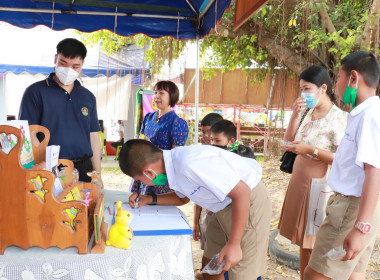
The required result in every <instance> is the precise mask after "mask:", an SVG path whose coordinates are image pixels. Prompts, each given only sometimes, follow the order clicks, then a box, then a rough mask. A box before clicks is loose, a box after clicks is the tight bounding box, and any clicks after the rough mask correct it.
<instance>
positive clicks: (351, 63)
mask: <svg viewBox="0 0 380 280" xmlns="http://www.w3.org/2000/svg"><path fill="white" fill-rule="evenodd" d="M340 63H341V64H342V69H343V71H344V72H346V74H347V76H348V75H350V74H351V71H352V70H355V71H358V72H359V73H360V74H361V75H362V76H363V78H364V81H365V83H366V84H367V86H369V87H371V88H377V86H378V84H379V79H380V66H379V61H378V60H377V59H376V57H375V56H374V55H373V54H372V53H370V52H366V51H357V52H353V53H351V54H349V55H347V56H345V57H344V58H343V59H342V60H341V62H340Z"/></svg>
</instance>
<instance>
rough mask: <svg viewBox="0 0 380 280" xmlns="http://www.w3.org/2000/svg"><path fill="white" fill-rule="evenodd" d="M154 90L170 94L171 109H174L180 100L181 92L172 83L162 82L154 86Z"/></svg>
mask: <svg viewBox="0 0 380 280" xmlns="http://www.w3.org/2000/svg"><path fill="white" fill-rule="evenodd" d="M154 90H164V91H166V92H168V93H169V99H170V107H172V108H173V107H174V106H175V104H177V102H178V100H179V90H178V87H177V85H176V84H175V83H173V82H172V81H160V82H158V83H156V84H155V85H154Z"/></svg>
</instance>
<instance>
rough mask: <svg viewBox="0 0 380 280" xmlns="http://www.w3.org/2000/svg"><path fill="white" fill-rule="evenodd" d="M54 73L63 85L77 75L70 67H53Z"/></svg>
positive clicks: (68, 83) (70, 81)
mask: <svg viewBox="0 0 380 280" xmlns="http://www.w3.org/2000/svg"><path fill="white" fill-rule="evenodd" d="M55 74H56V75H57V77H58V80H59V81H60V82H61V83H62V84H64V85H65V86H68V85H71V84H72V83H73V82H74V81H75V80H76V79H77V78H78V76H79V73H78V72H77V71H75V70H74V69H73V68H71V67H61V66H56V67H55Z"/></svg>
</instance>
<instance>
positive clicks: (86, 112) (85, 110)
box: [81, 107, 88, 117]
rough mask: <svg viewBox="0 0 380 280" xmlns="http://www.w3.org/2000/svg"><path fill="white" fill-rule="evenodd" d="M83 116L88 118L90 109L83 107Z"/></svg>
mask: <svg viewBox="0 0 380 280" xmlns="http://www.w3.org/2000/svg"><path fill="white" fill-rule="evenodd" d="M81 112H82V115H83V116H85V117H87V116H88V109H87V108H86V107H82V109H81Z"/></svg>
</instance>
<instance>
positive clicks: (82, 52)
mask: <svg viewBox="0 0 380 280" xmlns="http://www.w3.org/2000/svg"><path fill="white" fill-rule="evenodd" d="M57 54H63V56H65V57H68V58H76V57H78V56H79V57H80V58H81V59H82V60H84V58H85V57H86V55H87V49H86V46H85V45H84V44H83V43H82V42H81V41H79V40H77V39H74V38H66V39H63V40H62V41H61V42H59V43H58V45H57Z"/></svg>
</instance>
